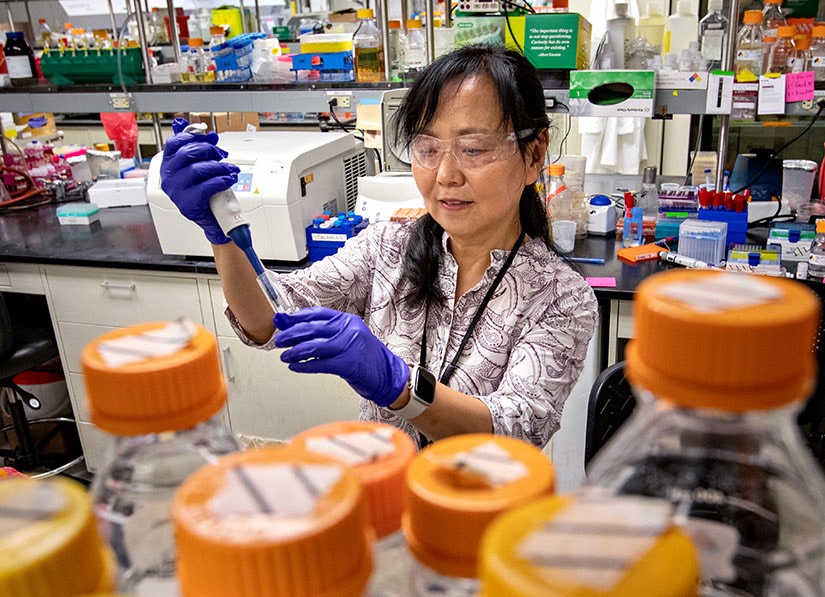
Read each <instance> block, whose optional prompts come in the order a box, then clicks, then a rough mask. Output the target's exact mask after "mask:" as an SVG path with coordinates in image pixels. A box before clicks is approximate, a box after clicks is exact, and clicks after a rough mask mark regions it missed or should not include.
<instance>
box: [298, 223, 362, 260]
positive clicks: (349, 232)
mask: <svg viewBox="0 0 825 597" xmlns="http://www.w3.org/2000/svg"><path fill="white" fill-rule="evenodd" d="M350 213H351V212H350ZM327 222H332V224H327ZM327 222H324V220H323V218H316V219H315V220H313V223H312V224H310V225H309V226H307V227H306V235H307V252H308V253H309V260H310V261H320V260H321V259H323V258H324V257H328V256H329V255H334V254H335V253H336V252H337V251H338V249H340V248H341V247H343V246H344V243H345V242H347V239H349V238H352V237H353V236H355V235H356V234H358V233H359V232H361V231H362V230H364V229H365V228H366V227H367V225H368V224H369V220H365V219H363V218H361V216H354V215H350V216H349V217H344V218H342V217H341V216H339V217H338V219H337V220H327ZM336 224H337V225H336Z"/></svg>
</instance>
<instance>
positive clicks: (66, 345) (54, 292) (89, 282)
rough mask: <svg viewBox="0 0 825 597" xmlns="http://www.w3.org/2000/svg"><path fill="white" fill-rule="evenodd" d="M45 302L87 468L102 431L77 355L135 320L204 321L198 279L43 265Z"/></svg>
mask: <svg viewBox="0 0 825 597" xmlns="http://www.w3.org/2000/svg"><path fill="white" fill-rule="evenodd" d="M43 273H44V276H43V279H44V280H45V285H44V286H42V288H43V291H45V293H46V296H47V299H48V301H49V307H50V310H51V314H52V319H53V324H54V327H55V333H56V335H57V341H58V345H59V348H60V358H61V360H62V362H63V369H64V371H65V372H66V381H67V383H68V386H69V395H70V397H71V401H72V409H73V411H74V414H75V418H76V419H77V422H78V431H79V433H80V441H81V443H82V445H83V453H84V455H85V456H86V466H87V467H88V468H89V470H91V471H93V470H95V468H96V467H97V466H98V465H99V463H100V458H101V456H102V451H103V448H104V446H105V445H106V443H107V442H106V434H105V433H103V432H102V431H100V430H99V429H97V428H96V427H94V425H92V424H91V422H90V421H89V415H88V408H87V406H86V388H85V385H84V382H83V371H82V368H81V364H80V355H81V353H82V351H83V348H84V347H85V346H86V345H87V344H88V343H89V342H90V341H92V340H93V339H95V338H97V337H98V336H100V335H102V334H105V333H106V332H108V331H110V330H113V329H116V328H119V327H123V326H127V325H134V324H138V323H145V322H150V321H163V320H170V319H175V318H176V317H180V316H186V317H188V318H189V319H191V320H192V321H194V322H196V323H199V324H203V315H202V311H201V302H200V297H199V292H198V282H197V280H196V279H194V278H187V277H184V276H180V275H164V274H161V273H157V274H154V273H153V274H146V273H143V272H133V271H131V270H115V269H100V268H83V267H64V266H45V267H43Z"/></svg>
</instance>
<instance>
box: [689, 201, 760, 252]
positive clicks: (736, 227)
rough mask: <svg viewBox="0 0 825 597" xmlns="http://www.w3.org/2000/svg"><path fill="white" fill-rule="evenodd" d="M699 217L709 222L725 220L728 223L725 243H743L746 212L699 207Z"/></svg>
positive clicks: (746, 235)
mask: <svg viewBox="0 0 825 597" xmlns="http://www.w3.org/2000/svg"><path fill="white" fill-rule="evenodd" d="M699 219H700V220H705V221H710V222H725V223H727V225H728V236H727V239H726V240H725V244H726V245H728V246H729V245H731V244H732V243H743V242H745V241H746V240H747V237H748V212H747V210H745V211H728V210H726V209H723V210H716V209H700V210H699Z"/></svg>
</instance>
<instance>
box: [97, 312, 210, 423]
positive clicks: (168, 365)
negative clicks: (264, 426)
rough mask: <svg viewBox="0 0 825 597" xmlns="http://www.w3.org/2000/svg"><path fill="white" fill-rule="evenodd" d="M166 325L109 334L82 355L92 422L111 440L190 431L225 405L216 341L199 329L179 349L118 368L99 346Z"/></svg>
mask: <svg viewBox="0 0 825 597" xmlns="http://www.w3.org/2000/svg"><path fill="white" fill-rule="evenodd" d="M167 325H169V324H168V323H167V322H155V323H147V324H143V325H136V326H131V327H126V328H121V329H118V330H114V331H111V332H109V333H107V334H104V335H103V336H100V337H99V338H97V339H95V340H93V341H92V342H90V343H89V344H88V345H87V346H86V347H85V348H84V349H83V353H82V355H81V363H82V365H83V374H84V375H85V382H86V396H87V400H88V402H89V414H90V415H91V419H92V422H93V423H94V424H95V425H97V426H98V427H100V428H101V429H103V430H104V431H107V432H109V433H112V434H115V435H143V434H147V433H160V432H162V431H176V430H181V429H187V428H190V427H194V426H195V425H197V424H198V423H201V422H203V421H206V420H207V419H209V418H210V417H211V416H213V415H214V414H215V413H217V412H218V411H219V410H220V409H221V407H222V406H223V405H224V403H225V402H226V384H225V383H224V380H223V374H222V373H221V367H220V362H219V360H218V347H217V342H216V340H215V336H213V335H212V334H211V333H209V332H208V331H206V330H205V329H204V328H202V327H200V326H197V325H196V326H194V328H195V331H194V335H193V337H192V338H191V339H190V340H189V343H188V344H187V345H186V346H184V347H183V348H182V349H181V350H179V351H177V352H175V353H172V354H169V355H166V356H157V357H151V358H147V359H145V360H141V361H137V362H132V363H128V364H125V365H122V366H110V365H109V364H107V361H106V360H104V358H103V357H102V356H101V353H100V345H101V343H103V342H107V341H112V340H116V339H120V338H124V337H126V336H139V335H140V334H144V333H151V332H157V330H159V329H162V328H164V327H166V326H167Z"/></svg>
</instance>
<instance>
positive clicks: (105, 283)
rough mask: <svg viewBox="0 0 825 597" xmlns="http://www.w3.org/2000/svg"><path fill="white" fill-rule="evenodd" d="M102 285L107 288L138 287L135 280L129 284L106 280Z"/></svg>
mask: <svg viewBox="0 0 825 597" xmlns="http://www.w3.org/2000/svg"><path fill="white" fill-rule="evenodd" d="M100 287H101V288H103V289H105V290H134V289H135V288H137V285H136V284H135V283H134V282H129V283H128V284H116V283H114V282H109V281H108V280H104V281H103V282H101V283H100Z"/></svg>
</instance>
